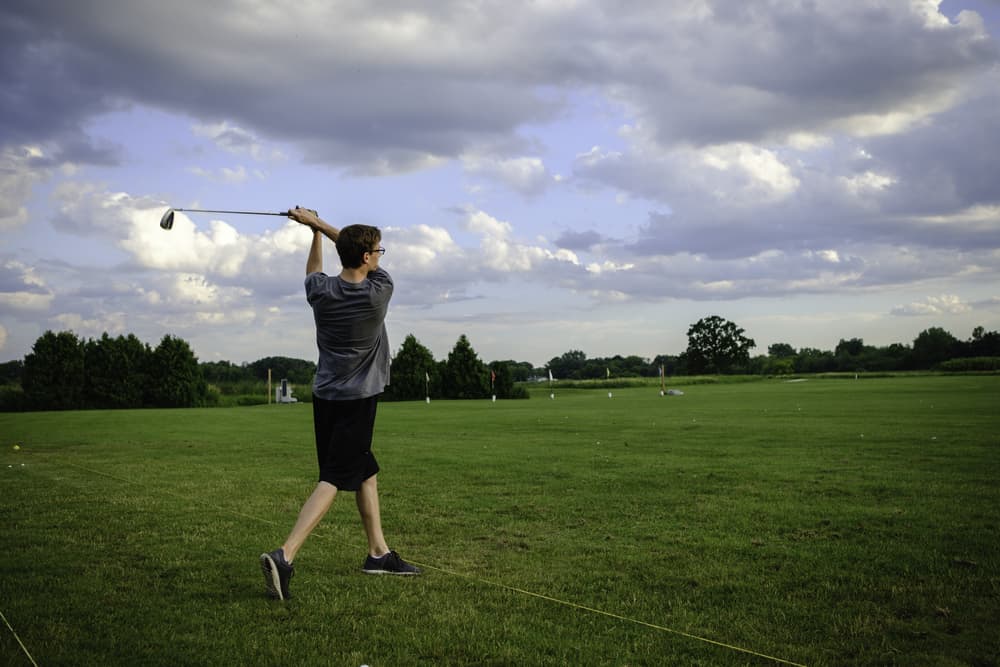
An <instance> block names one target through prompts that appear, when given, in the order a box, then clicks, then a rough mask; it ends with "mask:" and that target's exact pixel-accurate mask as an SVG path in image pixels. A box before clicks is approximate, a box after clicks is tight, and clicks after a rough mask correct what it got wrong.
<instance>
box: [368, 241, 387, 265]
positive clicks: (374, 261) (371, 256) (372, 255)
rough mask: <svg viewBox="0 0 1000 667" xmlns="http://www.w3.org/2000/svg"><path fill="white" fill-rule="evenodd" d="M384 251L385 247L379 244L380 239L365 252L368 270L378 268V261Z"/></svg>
mask: <svg viewBox="0 0 1000 667" xmlns="http://www.w3.org/2000/svg"><path fill="white" fill-rule="evenodd" d="M384 253H385V248H383V247H382V245H381V239H380V240H379V242H378V243H376V244H375V247H374V248H372V249H371V250H369V251H368V252H366V253H365V266H367V267H368V271H369V272H371V271H374V270H375V269H377V268H378V262H379V260H380V259H382V255H383V254H384Z"/></svg>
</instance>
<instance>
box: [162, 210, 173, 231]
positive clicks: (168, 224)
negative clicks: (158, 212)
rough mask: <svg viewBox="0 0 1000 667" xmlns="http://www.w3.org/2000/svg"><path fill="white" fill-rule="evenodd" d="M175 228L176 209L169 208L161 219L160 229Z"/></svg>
mask: <svg viewBox="0 0 1000 667" xmlns="http://www.w3.org/2000/svg"><path fill="white" fill-rule="evenodd" d="M173 226H174V209H172V208H168V209H167V212H166V213H164V214H163V217H162V218H160V227H162V228H163V229H171V228H172V227H173Z"/></svg>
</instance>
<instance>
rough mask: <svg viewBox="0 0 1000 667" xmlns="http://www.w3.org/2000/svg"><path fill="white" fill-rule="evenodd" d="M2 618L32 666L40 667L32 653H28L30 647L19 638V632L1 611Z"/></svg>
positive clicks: (0, 616)
mask: <svg viewBox="0 0 1000 667" xmlns="http://www.w3.org/2000/svg"><path fill="white" fill-rule="evenodd" d="M0 618H2V619H3V623H4V625H6V626H7V629H8V630H10V634H12V635H14V639H16V640H17V643H18V645H19V646H20V647H21V650H22V651H24V655H26V656H28V660H29V661H31V664H32V665H34V666H35V667H38V663H37V662H35V659H34V658H32V657H31V652H30V651H28V647H27V646H25V645H24V642H22V641H21V638H20V637H18V636H17V631H15V630H14V626H12V625H11V624H10V621H8V620H7V617H6V616H4V614H3V612H2V611H0Z"/></svg>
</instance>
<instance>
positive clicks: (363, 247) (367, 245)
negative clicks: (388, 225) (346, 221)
mask: <svg viewBox="0 0 1000 667" xmlns="http://www.w3.org/2000/svg"><path fill="white" fill-rule="evenodd" d="M381 240H382V232H381V231H379V228H378V227H372V226H371V225H348V226H347V227H344V228H343V229H341V230H340V234H339V235H338V236H337V254H338V255H340V263H341V265H342V266H343V267H344V268H345V269H356V268H358V267H360V266H361V265H362V264H364V261H365V253H366V252H373V251H374V250H375V248H377V247H378V244H379V242H380V241H381Z"/></svg>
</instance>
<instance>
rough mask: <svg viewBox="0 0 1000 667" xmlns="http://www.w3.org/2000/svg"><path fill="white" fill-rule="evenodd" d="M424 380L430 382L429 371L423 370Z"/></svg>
mask: <svg viewBox="0 0 1000 667" xmlns="http://www.w3.org/2000/svg"><path fill="white" fill-rule="evenodd" d="M424 381H426V382H430V381H431V374H430V373H427V372H424Z"/></svg>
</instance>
